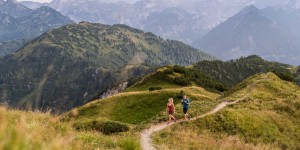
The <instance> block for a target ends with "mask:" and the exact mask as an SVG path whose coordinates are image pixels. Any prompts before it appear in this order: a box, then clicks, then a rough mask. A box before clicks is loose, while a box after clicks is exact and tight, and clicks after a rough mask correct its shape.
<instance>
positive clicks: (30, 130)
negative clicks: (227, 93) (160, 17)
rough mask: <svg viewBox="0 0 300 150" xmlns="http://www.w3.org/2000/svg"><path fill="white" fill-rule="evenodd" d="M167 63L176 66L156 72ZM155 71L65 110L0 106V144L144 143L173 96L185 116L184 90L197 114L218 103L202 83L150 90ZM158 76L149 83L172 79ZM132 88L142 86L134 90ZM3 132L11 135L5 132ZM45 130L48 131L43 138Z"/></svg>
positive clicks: (35, 146) (135, 145)
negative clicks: (122, 89)
mask: <svg viewBox="0 0 300 150" xmlns="http://www.w3.org/2000/svg"><path fill="white" fill-rule="evenodd" d="M165 69H172V67H163V68H160V69H158V70H156V71H155V72H153V73H152V74H156V73H159V72H161V73H163V70H165ZM152 74H150V75H148V76H147V77H145V79H143V81H141V82H139V84H142V85H138V84H135V85H132V86H131V87H129V89H128V91H125V92H123V93H120V94H118V95H115V96H112V97H109V98H105V99H102V100H97V101H94V102H90V103H88V104H86V105H84V106H81V107H78V108H74V109H72V110H71V111H69V112H67V113H64V114H62V115H61V116H51V115H50V114H49V113H46V114H44V113H39V112H22V111H15V110H7V109H5V108H0V112H1V113H0V126H1V127H3V128H0V131H3V132H0V149H1V148H3V147H5V148H10V147H13V146H17V147H18V146H20V147H21V146H24V147H23V148H24V149H39V148H40V146H41V145H43V146H44V147H43V148H45V147H47V148H48V147H49V149H57V148H64V149H97V148H99V149H101V150H102V149H141V148H140V144H139V138H138V137H139V134H140V131H141V130H142V129H144V128H146V127H148V126H149V125H150V124H151V123H157V122H163V121H165V120H166V116H165V113H164V112H165V106H166V103H167V99H168V98H169V97H170V96H172V97H173V98H174V100H175V104H176V110H177V111H178V113H177V114H176V116H177V117H178V118H182V115H181V113H180V112H181V104H180V97H181V96H182V95H183V94H187V95H188V96H189V97H190V98H191V99H192V100H193V103H192V104H191V111H190V113H191V115H193V116H198V115H200V114H202V113H204V112H207V111H209V110H211V109H212V108H213V107H215V106H216V105H217V104H218V103H220V101H219V100H217V97H219V96H220V95H219V94H216V93H212V92H209V91H206V90H205V89H204V88H202V87H198V86H181V85H177V84H176V83H173V84H171V83H170V84H169V85H168V86H165V87H163V89H161V90H157V91H149V89H148V88H146V84H149V81H148V80H146V78H152V77H150V76H152ZM177 74H180V73H177ZM181 75H183V74H181ZM155 76H156V75H154V76H153V80H156V82H155V83H152V84H151V85H149V87H152V86H156V87H157V86H160V85H162V83H165V85H167V82H169V81H166V80H165V79H159V80H158V79H156V78H155ZM167 76H168V75H167ZM153 80H152V81H153ZM133 88H134V89H139V88H140V89H139V90H137V91H131V90H133ZM3 119H4V120H3ZM6 120H9V121H6ZM16 122H18V123H16ZM8 129H9V130H8ZM45 132H47V133H45ZM1 133H4V135H7V137H8V138H2V137H3V136H1ZM13 134H14V135H13ZM43 135H47V136H46V137H44V138H42V137H43ZM24 141H26V143H24ZM30 146H31V147H30Z"/></svg>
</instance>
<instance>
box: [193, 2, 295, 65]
mask: <svg viewBox="0 0 300 150" xmlns="http://www.w3.org/2000/svg"><path fill="white" fill-rule="evenodd" d="M194 46H196V47H197V48H201V49H204V50H205V51H207V52H209V53H211V54H213V55H215V56H218V57H220V58H222V59H224V60H229V59H232V58H239V57H241V56H248V55H252V54H257V55H259V56H261V57H263V58H265V59H267V60H274V61H279V62H284V63H289V64H293V65H298V64H300V60H299V59H298V56H299V55H300V51H299V48H300V46H299V44H298V42H297V36H296V35H295V34H294V33H292V32H289V31H288V30H286V28H285V27H284V26H281V25H280V24H279V23H276V22H274V21H272V20H271V19H269V18H267V16H265V15H264V13H263V12H262V11H261V10H259V9H258V8H256V7H255V6H253V5H251V6H248V7H246V8H244V9H243V10H241V11H240V12H239V13H238V14H236V15H235V16H233V17H231V18H229V19H228V20H227V21H225V22H223V23H221V24H220V25H219V26H217V27H216V28H214V29H213V30H212V31H210V32H209V33H208V34H206V35H205V36H204V37H202V38H201V39H200V40H198V41H196V42H194Z"/></svg>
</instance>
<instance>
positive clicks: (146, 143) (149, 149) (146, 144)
mask: <svg viewBox="0 0 300 150" xmlns="http://www.w3.org/2000/svg"><path fill="white" fill-rule="evenodd" d="M267 77H268V76H267V74H265V76H264V77H263V78H262V79H260V80H257V81H256V82H254V83H253V84H252V85H251V86H250V90H249V93H248V94H246V95H245V96H244V97H242V98H241V99H239V100H236V101H233V102H226V101H225V102H222V103H220V104H218V105H217V106H216V107H215V108H214V109H213V110H211V111H210V112H207V113H205V114H203V115H201V116H197V117H195V118H191V119H190V121H192V120H196V119H198V118H203V117H205V116H207V115H212V114H214V113H216V112H218V111H220V110H222V109H223V108H225V107H226V106H228V105H233V104H236V103H237V102H239V101H242V100H244V99H245V98H247V97H248V96H249V95H250V93H251V92H252V91H253V88H254V87H255V85H256V84H257V83H258V82H259V81H261V80H263V79H267ZM185 121H187V120H179V121H177V122H176V123H179V122H185ZM174 124H175V123H174V122H172V123H170V124H168V125H167V124H166V123H165V122H164V123H160V124H157V125H153V126H151V127H150V128H149V129H146V130H144V131H142V133H141V139H140V142H141V145H142V148H143V150H156V148H155V147H154V146H153V144H152V142H151V135H152V134H153V133H154V132H157V131H160V130H163V129H165V128H167V127H169V126H172V125H174Z"/></svg>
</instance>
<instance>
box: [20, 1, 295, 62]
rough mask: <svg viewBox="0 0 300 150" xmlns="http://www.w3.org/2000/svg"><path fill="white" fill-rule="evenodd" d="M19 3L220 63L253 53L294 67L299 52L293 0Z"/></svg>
mask: <svg viewBox="0 0 300 150" xmlns="http://www.w3.org/2000/svg"><path fill="white" fill-rule="evenodd" d="M24 4H25V5H27V6H32V5H34V8H36V7H38V6H43V5H44V6H49V7H52V8H54V9H56V10H57V11H59V12H61V13H62V14H64V15H66V16H68V17H70V18H71V19H73V20H74V21H75V22H80V21H82V20H87V21H90V22H99V23H105V24H119V23H120V24H127V25H129V26H132V27H136V28H138V29H142V30H144V31H150V32H153V33H155V34H157V35H159V36H161V37H162V38H168V39H175V40H179V41H182V42H184V43H187V44H190V45H193V46H194V47H196V48H198V49H201V50H205V51H206V52H208V53H211V54H214V55H215V56H218V57H219V58H222V59H224V60H229V59H236V58H239V57H240V56H248V55H252V54H257V55H260V56H261V57H263V58H265V59H268V60H272V61H279V62H283V63H289V64H292V65H299V64H300V62H299V61H298V59H297V58H296V57H295V56H297V55H298V54H299V50H298V49H299V44H298V42H297V41H298V40H299V37H300V36H299V35H300V34H299V32H298V31H300V30H299V26H300V25H299V21H298V20H299V16H300V10H299V5H300V3H299V1H297V0H287V1H280V0H262V1H261V0H259V1H258V0H250V1H249V0H233V1H230V2H229V1H209V0H204V1H198V0H191V1H188V2H187V1H184V0H178V1H163V0H139V1H137V2H135V3H126V2H108V1H105V0H101V1H89V2H88V3H87V2H86V1H77V0H53V1H52V2H51V3H44V4H39V5H37V3H30V2H26V3H24ZM254 7H255V9H254ZM256 7H257V8H256ZM239 11H240V12H239ZM245 12H247V13H245ZM242 13H245V14H242ZM244 17H249V18H248V19H247V18H244ZM237 24H239V26H235V25H237ZM225 33H226V34H228V35H226V34H225ZM273 33H274V35H273ZM289 54H291V55H289Z"/></svg>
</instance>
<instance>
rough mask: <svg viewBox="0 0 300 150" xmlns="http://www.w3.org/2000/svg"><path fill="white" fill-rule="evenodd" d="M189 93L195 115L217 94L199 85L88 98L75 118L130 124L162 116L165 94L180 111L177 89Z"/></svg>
mask: <svg viewBox="0 0 300 150" xmlns="http://www.w3.org/2000/svg"><path fill="white" fill-rule="evenodd" d="M181 91H184V92H185V93H186V94H187V95H189V97H190V99H191V101H192V104H191V114H192V115H198V114H200V113H203V112H204V111H207V110H208V109H211V108H212V107H213V106H215V105H216V103H217V101H215V99H216V97H218V94H214V93H210V92H207V91H206V90H204V89H203V88H199V87H186V88H174V89H164V90H159V91H152V92H150V91H139V92H125V93H121V94H119V95H116V96H113V97H110V98H107V99H104V100H99V101H96V102H92V103H90V104H87V105H85V106H83V107H79V108H78V113H79V115H78V116H77V117H76V118H75V120H113V121H120V122H124V123H129V124H133V125H138V124H140V123H142V122H147V121H151V120H153V119H154V120H155V119H159V118H163V117H165V115H164V114H163V113H164V111H165V108H166V104H167V100H168V98H169V97H173V98H174V103H175V104H176V108H177V109H178V110H179V112H178V113H181V107H182V106H181V104H180V102H181V101H180V98H178V96H179V93H180V92H181Z"/></svg>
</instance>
